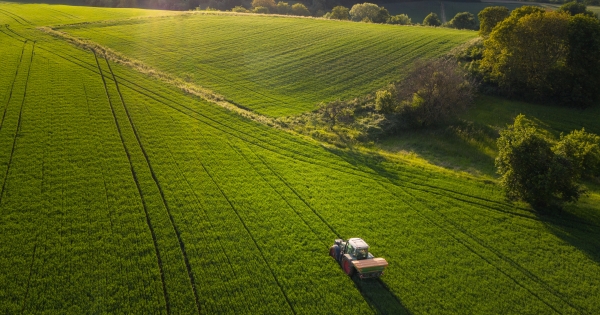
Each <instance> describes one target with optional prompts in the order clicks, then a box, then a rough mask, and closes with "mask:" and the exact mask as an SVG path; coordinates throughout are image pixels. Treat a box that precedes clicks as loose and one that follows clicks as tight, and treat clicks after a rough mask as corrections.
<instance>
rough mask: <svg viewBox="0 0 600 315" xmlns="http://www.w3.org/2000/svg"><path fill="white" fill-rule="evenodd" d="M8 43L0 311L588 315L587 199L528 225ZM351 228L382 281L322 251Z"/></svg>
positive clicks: (107, 68) (403, 171)
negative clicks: (383, 267)
mask: <svg viewBox="0 0 600 315" xmlns="http://www.w3.org/2000/svg"><path fill="white" fill-rule="evenodd" d="M238 18H241V17H238ZM307 21H312V20H307ZM348 24H350V23H348ZM355 24H358V23H355ZM307 25H308V24H307ZM2 30H3V31H7V30H6V29H5V28H2ZM14 31H15V33H16V34H13V33H10V34H13V36H14V37H13V36H10V35H7V34H6V33H4V32H0V54H1V55H2V56H6V58H2V59H0V74H1V75H0V83H1V85H0V92H2V93H3V94H2V95H0V101H1V102H2V103H0V105H1V106H2V107H1V108H0V109H1V110H2V111H4V109H6V115H5V119H4V122H3V124H2V127H1V128H0V142H1V143H0V183H2V182H3V183H4V184H3V188H2V191H1V192H0V193H1V196H2V197H0V198H1V199H0V232H1V233H0V283H2V286H0V312H2V313H57V312H71V313H86V312H90V313H172V314H176V313H228V314H240V313H242V314H243V313H246V314H256V313H273V314H275V313H276V314H280V313H294V312H295V313H322V314H330V313H338V314H348V313H361V314H362V313H393V314H397V313H413V314H419V313H469V312H471V313H498V312H501V313H552V312H559V313H565V314H570V313H593V312H594V311H595V310H597V309H598V308H600V304H599V302H598V299H597V297H598V296H599V295H600V291H599V290H600V287H599V286H597V285H595V284H597V283H600V267H599V265H598V261H599V260H600V258H599V257H598V253H597V251H596V250H595V249H596V248H597V247H598V245H599V244H598V242H599V241H598V240H600V238H598V237H597V236H598V235H599V233H600V220H599V219H598V216H597V211H598V209H597V207H598V195H597V194H595V193H593V194H592V195H591V196H589V197H587V198H584V199H583V200H582V201H583V202H582V207H581V208H578V207H577V206H575V207H574V208H569V209H567V210H568V211H567V213H566V214H565V217H564V218H554V217H539V216H537V215H536V214H535V213H534V212H532V211H531V210H530V209H529V208H527V207H525V206H523V205H520V204H516V205H514V204H510V203H507V202H506V201H505V200H504V199H503V195H502V192H501V190H500V189H499V188H498V187H497V186H496V185H495V184H494V183H493V182H490V181H483V180H480V179H478V178H473V177H466V176H463V175H459V174H456V173H453V172H450V171H443V170H441V169H440V168H434V167H430V166H423V165H415V164H411V163H404V162H398V161H394V160H390V159H387V158H385V157H383V156H378V155H375V154H373V155H368V154H364V153H360V152H353V151H350V150H339V149H333V148H328V147H324V146H322V145H320V144H318V143H315V142H314V141H311V140H306V139H304V138H300V137H298V136H296V135H293V134H289V133H286V132H284V131H281V130H276V129H273V128H270V127H268V126H266V125H261V124H258V123H256V122H254V121H251V120H249V119H246V118H242V117H240V116H237V115H236V114H234V113H232V112H229V111H227V110H225V109H223V108H221V107H218V106H215V105H214V104H212V103H209V102H206V101H204V100H201V99H199V98H196V97H190V96H189V95H186V94H184V93H183V92H181V91H179V90H177V88H174V87H171V86H168V85H166V84H164V83H162V82H161V81H158V80H154V79H150V78H147V77H145V76H144V75H142V74H140V73H137V72H135V71H132V70H131V69H128V68H126V67H123V66H120V65H116V64H114V63H112V62H110V63H108V62H107V61H106V60H105V59H104V58H103V56H102V55H100V54H98V55H97V56H95V55H94V54H93V53H92V52H90V51H82V50H80V49H78V48H75V47H73V46H71V45H70V44H68V43H65V42H62V41H61V40H58V39H55V38H52V37H50V36H49V35H45V34H44V33H41V32H38V31H37V30H35V29H31V28H25V27H23V28H22V29H15V30H14ZM7 32H9V31H7ZM26 39H27V41H26V42H25V40H26ZM34 41H35V48H34ZM365 41H366V39H365ZM21 56H22V58H21ZM96 57H97V59H96ZM5 91H13V92H12V96H9V95H10V92H5ZM506 110H507V111H510V110H509V109H506ZM542 112H543V111H542ZM505 114H506V115H505ZM502 116H509V113H504V112H503V115H502ZM563 116H565V115H563ZM557 117H558V116H557ZM494 118H496V117H494ZM590 121H593V119H591V118H590ZM550 123H554V121H553V120H550ZM355 236H356V237H362V238H364V239H365V240H366V241H367V242H368V243H369V244H370V245H371V251H372V252H373V254H374V255H376V256H379V257H384V258H386V260H388V262H389V263H390V265H389V267H388V269H387V271H386V274H385V275H384V276H383V277H382V278H381V279H380V280H379V281H360V280H357V279H350V278H348V277H347V276H346V275H345V274H344V273H343V271H342V270H341V268H339V265H338V264H336V263H335V262H334V260H333V259H331V258H330V257H329V256H328V254H327V253H328V252H327V249H328V247H329V246H330V245H331V244H332V242H333V239H334V238H336V237H343V238H349V237H355ZM490 296H493V297H494V298H493V299H490Z"/></svg>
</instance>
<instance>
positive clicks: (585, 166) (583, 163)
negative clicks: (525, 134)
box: [553, 129, 600, 178]
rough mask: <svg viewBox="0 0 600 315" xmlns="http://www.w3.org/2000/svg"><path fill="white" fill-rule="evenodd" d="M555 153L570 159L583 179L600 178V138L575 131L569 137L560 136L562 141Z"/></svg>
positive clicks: (582, 130)
mask: <svg viewBox="0 0 600 315" xmlns="http://www.w3.org/2000/svg"><path fill="white" fill-rule="evenodd" d="M553 151H554V152H556V154H559V155H561V156H563V157H565V158H567V159H569V160H570V161H571V162H572V163H573V166H574V168H575V170H576V172H577V174H579V176H580V177H581V178H594V177H596V178H597V177H600V137H599V136H598V135H595V134H591V133H587V132H585V129H581V130H574V131H572V132H571V133H569V134H568V135H566V136H565V135H562V134H561V135H560V141H559V142H558V143H557V144H556V145H555V146H554V148H553Z"/></svg>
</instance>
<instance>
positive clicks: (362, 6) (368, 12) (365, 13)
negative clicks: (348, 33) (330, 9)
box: [350, 2, 380, 21]
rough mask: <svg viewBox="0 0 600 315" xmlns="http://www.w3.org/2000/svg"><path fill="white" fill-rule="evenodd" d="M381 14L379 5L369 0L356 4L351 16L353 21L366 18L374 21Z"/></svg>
mask: <svg viewBox="0 0 600 315" xmlns="http://www.w3.org/2000/svg"><path fill="white" fill-rule="evenodd" d="M379 14H380V8H379V6H378V5H376V4H373V3H368V2H365V3H359V4H355V5H353V6H352V8H351V9H350V17H351V18H352V21H362V20H364V19H365V18H368V19H369V20H371V21H374V20H375V19H377V16H378V15H379Z"/></svg>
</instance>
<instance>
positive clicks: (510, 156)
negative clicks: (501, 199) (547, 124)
mask: <svg viewBox="0 0 600 315" xmlns="http://www.w3.org/2000/svg"><path fill="white" fill-rule="evenodd" d="M497 144H498V157H497V158H496V167H497V168H498V174H500V176H501V177H500V185H501V186H502V187H503V189H504V190H505V193H506V195H507V197H508V198H510V199H513V200H523V201H525V202H528V203H529V204H531V205H532V206H533V207H534V208H536V209H542V208H544V207H547V206H554V205H557V206H560V205H561V204H562V203H564V202H573V201H577V200H578V199H579V197H580V196H581V194H582V193H583V189H582V188H581V187H580V186H579V185H578V183H577V179H578V175H577V173H576V172H575V171H574V166H573V163H572V162H571V161H570V160H569V159H567V158H565V157H564V156H562V155H558V154H555V153H554V152H553V151H552V148H551V144H550V142H549V141H548V140H547V139H546V138H545V137H544V136H542V135H541V134H540V133H539V132H538V131H537V128H536V127H535V125H534V124H532V123H531V122H530V121H528V120H527V119H526V118H525V116H523V115H519V116H517V118H516V119H515V122H514V124H513V125H510V126H508V128H507V129H505V130H503V131H501V132H500V138H498V141H497Z"/></svg>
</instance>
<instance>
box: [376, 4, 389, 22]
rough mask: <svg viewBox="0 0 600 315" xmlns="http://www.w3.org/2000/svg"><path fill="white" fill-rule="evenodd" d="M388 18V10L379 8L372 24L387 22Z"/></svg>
mask: <svg viewBox="0 0 600 315" xmlns="http://www.w3.org/2000/svg"><path fill="white" fill-rule="evenodd" d="M389 18H390V13H389V12H388V10H387V9H386V8H384V7H380V8H379V12H377V15H376V16H375V18H373V19H372V21H373V23H386V22H387V20H389Z"/></svg>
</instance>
